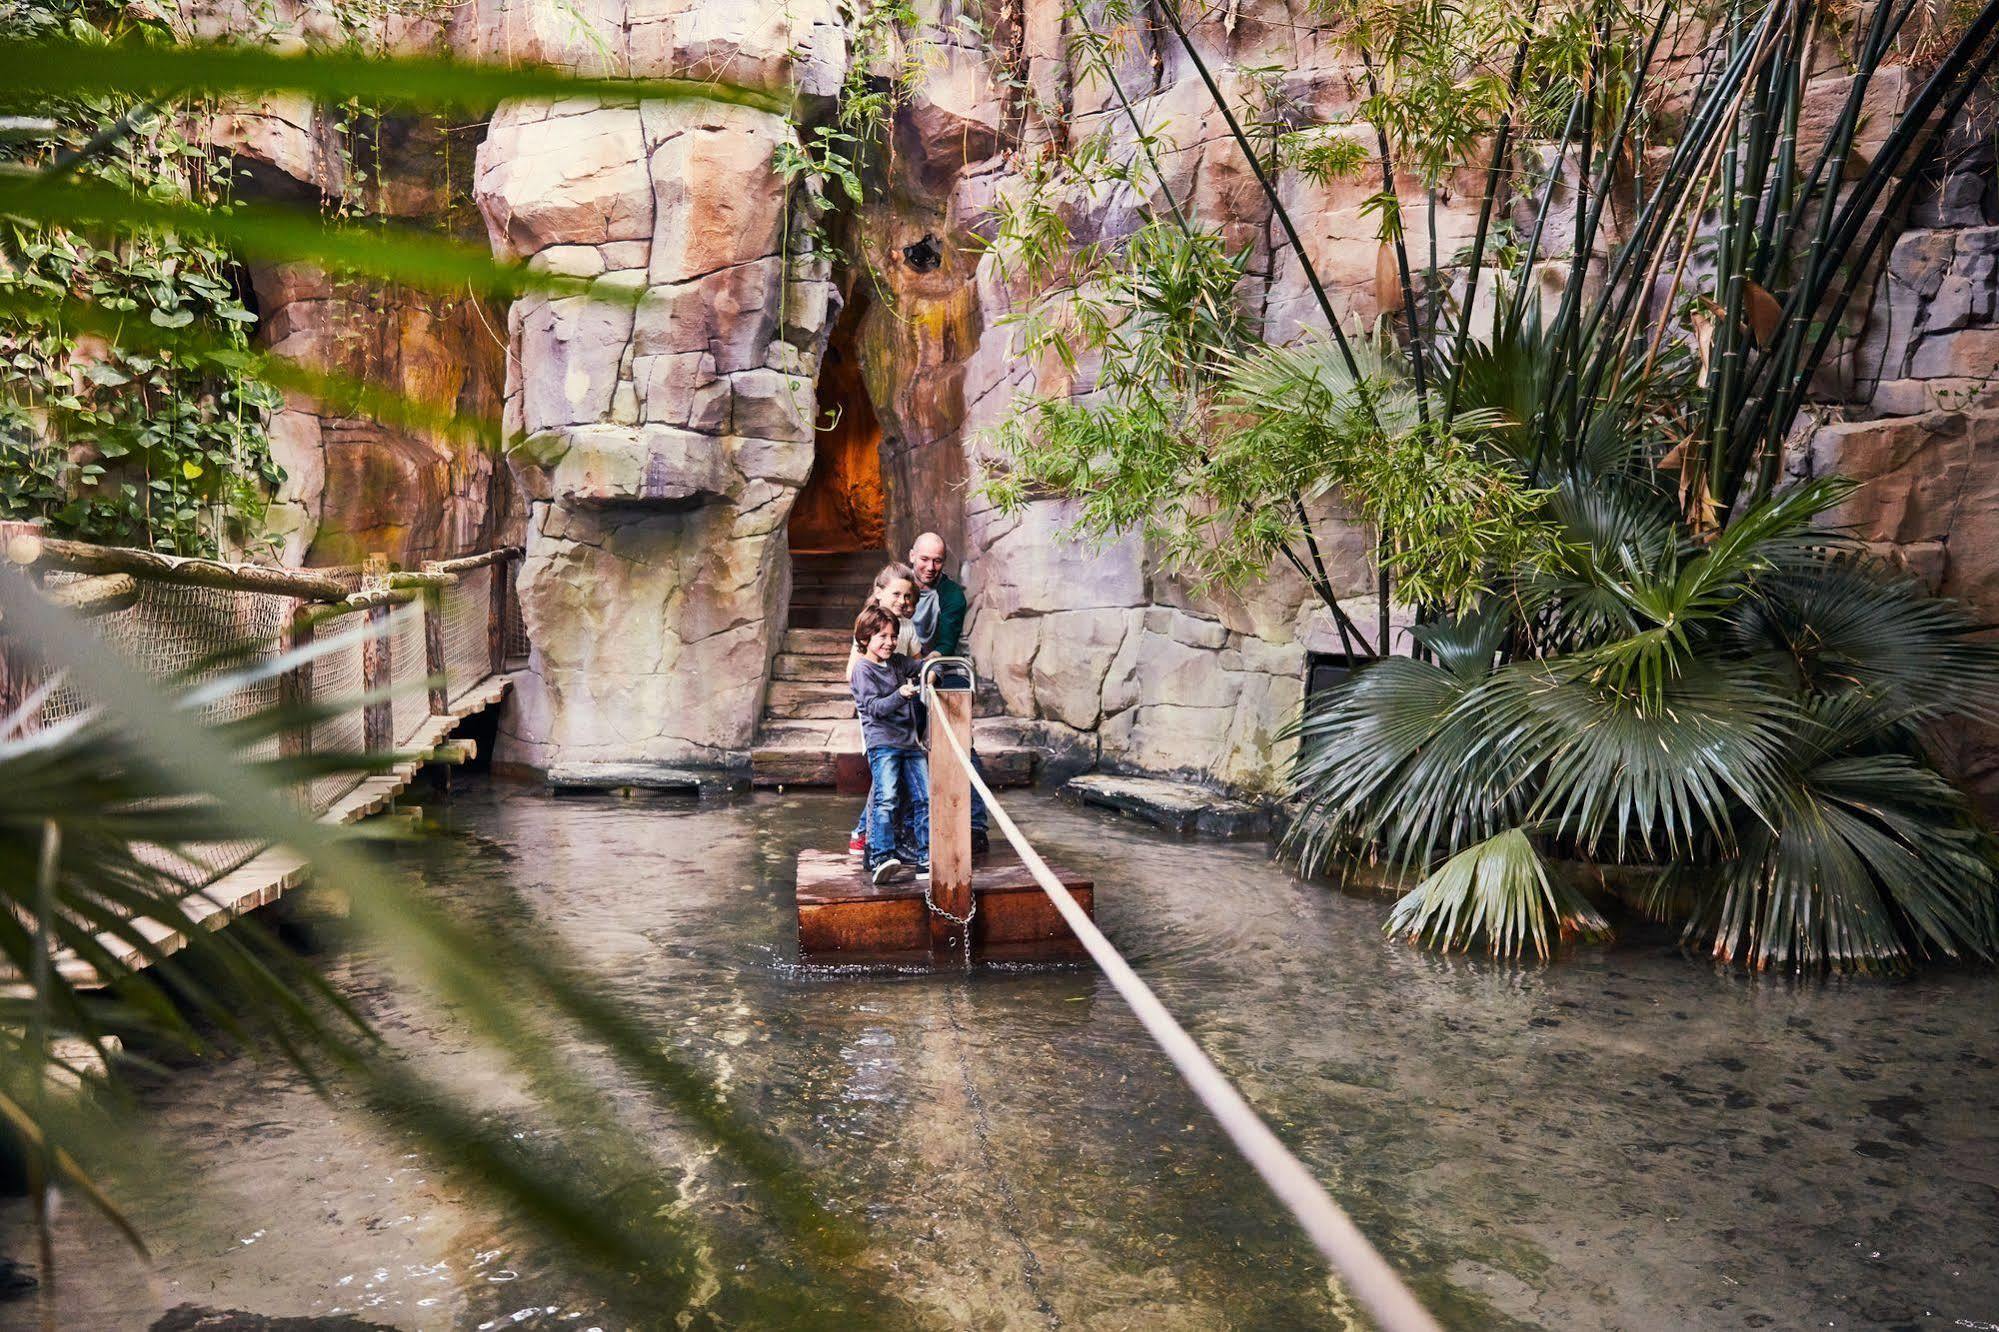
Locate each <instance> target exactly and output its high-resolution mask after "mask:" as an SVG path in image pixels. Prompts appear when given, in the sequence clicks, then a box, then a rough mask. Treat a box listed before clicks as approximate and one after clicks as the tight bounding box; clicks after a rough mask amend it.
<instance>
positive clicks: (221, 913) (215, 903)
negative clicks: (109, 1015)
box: [55, 675, 513, 989]
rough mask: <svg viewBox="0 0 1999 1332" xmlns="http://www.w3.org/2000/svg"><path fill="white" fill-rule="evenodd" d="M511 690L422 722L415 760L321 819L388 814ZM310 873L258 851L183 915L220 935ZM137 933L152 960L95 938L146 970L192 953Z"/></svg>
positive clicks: (379, 776) (480, 693) (492, 691)
mask: <svg viewBox="0 0 1999 1332" xmlns="http://www.w3.org/2000/svg"><path fill="white" fill-rule="evenodd" d="M512 685H513V677H512V676H511V675H503V676H495V677H493V678H492V679H490V680H487V681H485V682H484V683H483V684H480V685H476V686H474V687H473V688H472V689H470V690H467V691H466V693H465V694H464V695H462V696H461V697H460V698H459V699H458V701H457V702H455V703H453V704H452V705H451V712H450V714H449V715H448V716H437V717H432V718H431V719H430V720H429V721H427V722H425V723H424V724H423V726H422V728H421V729H420V730H419V731H418V732H417V734H416V735H415V737H414V738H413V739H412V741H411V743H410V744H409V746H408V748H409V750H410V752H411V753H412V754H413V755H414V757H411V758H407V759H404V760H403V761H402V762H400V763H398V764H396V766H395V767H393V768H391V769H389V770H388V771H387V772H381V773H376V774H375V775H374V776H372V777H368V778H365V779H363V781H362V782H361V784H360V785H359V786H357V787H355V788H354V789H353V790H352V791H349V792H348V793H347V794H346V795H344V796H341V797H340V798H339V799H338V800H336V801H334V802H333V804H332V806H331V807H330V808H328V809H327V811H326V812H325V813H324V814H321V815H320V816H319V822H321V823H325V824H336V825H345V824H351V823H359V822H360V821H361V820H362V819H365V818H367V817H368V816H369V815H371V814H380V813H382V812H384V811H386V810H388V809H390V808H391V807H392V806H393V805H394V803H395V799H396V797H397V796H399V795H401V794H402V793H403V792H404V791H405V790H407V789H408V788H409V784H410V782H411V781H413V780H414V779H415V777H416V774H417V773H418V771H420V770H421V769H422V768H423V766H424V764H425V763H427V762H429V761H430V759H431V756H432V755H433V754H434V753H435V752H436V750H437V748H438V746H439V745H441V744H442V743H443V742H444V740H445V738H446V737H447V736H449V735H450V734H451V732H452V731H454V730H456V729H457V727H458V725H459V723H460V722H463V721H464V720H465V719H466V718H467V717H472V716H476V715H478V714H479V713H481V712H484V711H485V710H486V709H488V708H490V707H494V706H496V705H497V704H499V703H500V702H501V701H502V700H504V699H505V698H506V696H507V691H508V689H510V688H511V687H512ZM452 743H453V744H454V745H458V746H465V747H469V745H470V742H469V741H464V740H459V741H453V742H452ZM458 757H462V758H470V757H472V755H471V754H470V753H469V752H468V753H462V754H461V755H459V756H458ZM310 868H311V867H310V866H309V865H308V864H307V863H306V861H305V859H304V858H303V857H301V856H299V855H298V854H297V853H295V852H292V851H288V850H285V849H284V848H282V847H270V848H267V849H265V850H263V851H259V852H258V853H257V854H256V855H254V856H252V857H250V859H248V860H246V861H244V862H243V863H242V864H241V865H239V866H237V867H236V868H235V869H233V870H230V871H229V872H228V873H227V874H224V875H223V876H222V877H221V878H219V879H217V880H215V882H213V883H211V884H208V885H207V886H205V887H203V888H199V889H196V890H195V891H194V892H192V893H190V894H189V895H188V896H187V897H185V898H183V899H182V900H181V909H182V910H183V911H185V912H186V913H187V917H188V919H189V920H191V921H194V922H196V923H198V924H200V925H203V926H206V927H207V928H208V929H211V930H219V929H221V928H222V927H223V926H225V925H227V924H229V923H230V922H231V921H233V920H235V919H236V918H237V917H239V916H243V915H246V914H248V913H249V912H252V911H255V910H256V909H257V908H258V907H263V906H269V905H270V904H271V903H273V902H275V901H277V900H278V899H279V898H280V897H283V896H284V895H285V894H286V893H287V892H289V891H290V890H291V889H293V888H296V887H298V886H299V885H300V884H302V883H304V882H305V880H306V879H307V877H308V875H309V871H310ZM133 928H134V932H135V933H137V934H139V935H140V936H142V937H143V938H144V939H145V940H146V942H147V943H148V944H150V945H151V946H152V948H153V949H154V950H156V953H155V954H154V955H148V954H147V952H146V951H145V950H144V949H142V948H140V947H139V946H138V945H137V944H136V943H134V942H133V941H132V940H130V939H125V938H121V937H119V936H117V935H114V934H100V935H98V936H97V944H98V946H99V947H101V948H103V949H104V950H105V951H106V952H107V953H108V954H110V956H111V957H112V958H113V959H114V960H115V961H116V962H117V963H118V965H119V966H121V967H125V968H127V969H130V970H143V969H144V968H146V967H147V966H150V965H151V964H152V963H153V961H154V960H156V957H157V956H165V955H170V954H173V953H177V952H179V951H180V950H181V949H183V948H185V947H187V942H188V941H187V936H186V935H185V934H183V933H181V932H180V930H178V929H177V928H175V927H174V926H171V925H166V924H162V923H161V922H159V921H157V920H151V919H145V918H141V919H139V920H137V921H135V922H133ZM55 967H56V973H57V974H58V975H60V976H61V977H62V979H63V980H65V981H67V982H68V983H69V984H71V985H74V986H76V987H77V988H79V989H93V988H97V987H101V986H103V985H104V984H105V983H106V981H105V978H104V977H103V976H102V975H100V974H99V973H98V971H97V969H96V968H95V967H93V966H92V965H91V964H90V963H88V962H85V961H83V960H81V959H80V958H78V957H77V956H76V954H75V953H73V952H70V951H69V950H64V951H63V952H62V953H59V954H57V956H56V959H55Z"/></svg>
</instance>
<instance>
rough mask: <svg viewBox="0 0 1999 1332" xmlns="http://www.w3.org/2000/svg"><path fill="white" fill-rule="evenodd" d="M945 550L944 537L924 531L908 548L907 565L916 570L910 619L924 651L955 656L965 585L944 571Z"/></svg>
mask: <svg viewBox="0 0 1999 1332" xmlns="http://www.w3.org/2000/svg"><path fill="white" fill-rule="evenodd" d="M948 554H949V552H948V551H947V550H946V549H945V547H944V538H943V537H941V536H938V535H937V534H936V533H935V532H925V533H924V534H923V535H922V536H920V537H918V538H916V544H915V545H913V546H911V547H910V548H909V567H910V568H911V569H913V570H915V571H916V613H915V614H913V615H911V616H910V623H911V624H912V625H914V626H915V628H916V638H917V641H918V642H920V643H921V644H922V645H923V651H924V653H925V654H926V655H927V654H930V653H935V654H937V655H938V656H940V657H956V656H960V655H962V654H963V653H964V650H965V589H964V586H963V585H962V584H960V583H959V582H958V580H957V579H955V578H953V577H951V575H950V574H947V573H945V572H944V560H945V557H946V556H947V555H948Z"/></svg>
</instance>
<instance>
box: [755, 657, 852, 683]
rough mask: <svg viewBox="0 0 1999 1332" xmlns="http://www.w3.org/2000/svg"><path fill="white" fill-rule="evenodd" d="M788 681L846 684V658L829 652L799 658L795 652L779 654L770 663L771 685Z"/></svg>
mask: <svg viewBox="0 0 1999 1332" xmlns="http://www.w3.org/2000/svg"><path fill="white" fill-rule="evenodd" d="M780 680H783V681H789V682H791V683H794V684H834V685H843V684H845V683H846V682H847V658H846V654H845V653H841V654H839V655H837V656H836V655H835V654H833V653H831V652H828V653H824V654H819V653H815V654H813V655H811V656H801V655H799V654H798V653H795V652H780V653H778V654H777V660H776V661H775V662H773V663H771V683H773V684H775V683H777V682H778V681H780Z"/></svg>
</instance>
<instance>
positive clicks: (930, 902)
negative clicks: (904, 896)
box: [923, 868, 979, 938]
mask: <svg viewBox="0 0 1999 1332" xmlns="http://www.w3.org/2000/svg"><path fill="white" fill-rule="evenodd" d="M931 873H932V874H933V875H934V874H935V873H936V871H935V869H934V868H933V869H932V871H931ZM933 882H935V880H934V879H925V880H924V881H923V905H925V906H927V907H929V908H930V909H931V910H932V911H935V912H936V913H937V914H938V915H940V916H942V917H943V918H944V919H946V920H948V921H950V922H951V923H952V924H953V925H961V926H963V927H964V928H965V930H966V931H967V932H968V934H967V937H968V938H969V937H970V935H969V931H970V930H971V928H972V917H974V916H976V915H978V914H979V895H978V894H977V893H973V894H972V905H971V908H970V909H969V910H967V911H966V912H965V914H964V915H962V916H954V915H952V914H951V913H950V912H948V911H946V910H945V909H944V908H943V907H941V906H938V905H937V899H935V898H933V897H932V896H931V895H930V885H931V884H932V883H933Z"/></svg>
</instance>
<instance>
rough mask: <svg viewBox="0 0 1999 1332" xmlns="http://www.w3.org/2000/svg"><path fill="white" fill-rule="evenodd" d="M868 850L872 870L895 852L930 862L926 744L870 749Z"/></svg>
mask: <svg viewBox="0 0 1999 1332" xmlns="http://www.w3.org/2000/svg"><path fill="white" fill-rule="evenodd" d="M868 772H869V773H870V774H871V775H872V776H873V777H874V789H873V790H871V791H869V792H868V854H867V856H866V857H865V858H864V860H863V861H862V863H863V864H864V865H865V866H866V867H867V869H868V871H869V872H870V873H872V872H873V871H874V868H875V866H877V865H879V864H881V863H882V862H883V861H884V860H887V859H888V858H889V857H890V856H894V857H895V858H896V859H897V860H900V861H901V862H902V863H903V864H905V865H927V864H929V863H930V762H929V760H928V759H926V758H925V757H924V755H923V751H922V750H920V749H870V750H869V751H868Z"/></svg>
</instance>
